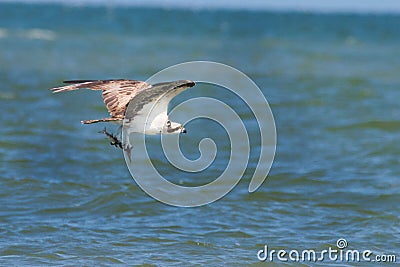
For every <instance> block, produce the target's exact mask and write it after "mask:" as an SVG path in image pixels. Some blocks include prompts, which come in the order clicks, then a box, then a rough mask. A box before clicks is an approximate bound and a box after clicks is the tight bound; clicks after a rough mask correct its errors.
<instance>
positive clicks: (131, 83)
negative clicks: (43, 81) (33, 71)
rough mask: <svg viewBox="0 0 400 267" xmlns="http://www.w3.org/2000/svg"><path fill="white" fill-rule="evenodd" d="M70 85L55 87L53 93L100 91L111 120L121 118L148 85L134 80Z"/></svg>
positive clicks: (70, 82)
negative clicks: (130, 102)
mask: <svg viewBox="0 0 400 267" xmlns="http://www.w3.org/2000/svg"><path fill="white" fill-rule="evenodd" d="M64 83H68V84H70V85H66V86H61V87H55V88H52V89H50V90H52V91H53V92H54V93H58V92H66V91H72V90H78V89H83V88H86V89H91V90H102V96H103V101H104V103H105V104H106V107H107V110H108V112H109V113H110V114H111V116H112V117H113V118H121V119H122V118H123V117H124V114H125V110H126V106H127V105H128V103H129V101H130V100H131V99H132V98H133V97H134V96H136V95H137V94H138V93H139V92H141V91H142V90H144V89H146V88H148V87H149V86H150V85H149V84H148V83H146V82H142V81H136V80H124V79H120V80H71V81H64Z"/></svg>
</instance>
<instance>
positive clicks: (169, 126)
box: [164, 120, 186, 134]
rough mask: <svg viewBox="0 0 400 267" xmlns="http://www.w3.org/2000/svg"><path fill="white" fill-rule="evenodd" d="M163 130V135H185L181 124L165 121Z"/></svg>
mask: <svg viewBox="0 0 400 267" xmlns="http://www.w3.org/2000/svg"><path fill="white" fill-rule="evenodd" d="M164 128H165V133H168V134H177V133H186V129H185V127H183V125H182V124H180V123H177V122H173V121H170V120H167V121H166V123H165V127H164Z"/></svg>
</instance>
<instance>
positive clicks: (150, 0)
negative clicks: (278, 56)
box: [0, 0, 400, 13]
mask: <svg viewBox="0 0 400 267" xmlns="http://www.w3.org/2000/svg"><path fill="white" fill-rule="evenodd" d="M0 2H26V3H43V2H45V3H63V4H68V5H97V4H102V5H103V4H104V5H107V6H114V5H116V6H118V5H132V6H154V7H157V6H158V7H164V8H175V7H181V8H227V9H266V10H296V11H318V12H338V11H339V12H367V13H382V12H389V13H400V1H398V0H380V1H376V0H363V1H361V0H336V1H334V0H302V1H299V0H281V1H276V0H248V1H242V0H218V1H215V0H197V1H187V0H134V1H130V0H116V1H113V2H112V3H110V1H109V0H53V1H52V0H17V1H12V0H0Z"/></svg>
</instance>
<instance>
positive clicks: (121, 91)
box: [50, 79, 195, 159]
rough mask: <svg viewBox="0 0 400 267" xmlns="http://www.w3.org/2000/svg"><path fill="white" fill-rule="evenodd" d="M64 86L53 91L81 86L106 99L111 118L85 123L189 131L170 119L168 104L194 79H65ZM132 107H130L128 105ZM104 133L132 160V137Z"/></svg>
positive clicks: (129, 130)
mask: <svg viewBox="0 0 400 267" xmlns="http://www.w3.org/2000/svg"><path fill="white" fill-rule="evenodd" d="M64 83H66V84H68V85H65V86H60V87H54V88H51V89H50V90H51V91H53V92H54V93H59V92H67V91H73V90H78V89H90V90H101V91H102V97H103V101H104V103H105V105H106V107H107V110H108V112H109V113H110V117H109V118H103V119H91V120H83V121H81V122H82V123H83V124H92V123H98V122H116V123H119V124H122V123H124V125H125V126H126V127H127V133H128V136H129V134H130V133H133V132H136V133H144V134H177V133H186V129H185V128H184V127H183V125H182V124H180V123H177V122H171V121H170V119H169V118H168V113H167V112H168V104H169V102H170V101H171V100H172V99H173V98H174V97H175V96H177V95H178V94H180V93H181V92H183V91H185V90H186V89H188V88H190V87H193V86H194V85H195V83H194V82H192V81H189V80H180V81H173V82H164V83H157V84H153V85H151V84H148V83H146V82H142V81H137V80H125V79H118V80H70V81H64ZM128 106H129V108H128ZM100 133H104V134H105V135H106V136H107V137H108V138H109V139H110V141H111V145H114V146H116V147H120V148H123V149H124V151H126V152H127V153H128V156H129V159H130V158H131V157H130V154H131V149H132V146H131V145H130V143H129V138H128V139H126V140H122V141H121V140H119V139H118V138H117V136H115V135H113V134H111V133H109V132H107V130H106V129H105V128H104V130H103V131H101V132H100Z"/></svg>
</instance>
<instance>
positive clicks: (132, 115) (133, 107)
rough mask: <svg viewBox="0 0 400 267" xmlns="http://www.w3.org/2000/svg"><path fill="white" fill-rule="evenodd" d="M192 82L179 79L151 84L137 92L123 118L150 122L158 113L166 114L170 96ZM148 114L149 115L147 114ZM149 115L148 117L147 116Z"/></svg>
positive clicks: (188, 86)
mask: <svg viewBox="0 0 400 267" xmlns="http://www.w3.org/2000/svg"><path fill="white" fill-rule="evenodd" d="M194 85H195V83H194V82H192V81H189V80H180V81H174V82H164V83H157V84H154V85H151V87H149V90H144V91H141V92H139V93H138V94H137V95H136V96H135V98H133V99H132V100H131V101H130V102H129V104H128V107H127V110H126V113H125V119H127V120H128V121H130V120H131V119H134V120H135V121H136V120H140V121H143V122H146V120H147V122H146V123H151V122H152V121H153V120H154V118H155V117H157V116H158V115H159V114H165V116H166V115H167V111H168V104H169V102H170V101H171V99H172V98H174V97H175V96H177V95H178V94H180V93H182V92H183V91H185V90H186V89H188V88H190V87H193V86H194ZM149 115H150V116H149ZM148 116H149V117H148Z"/></svg>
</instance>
